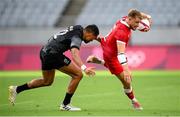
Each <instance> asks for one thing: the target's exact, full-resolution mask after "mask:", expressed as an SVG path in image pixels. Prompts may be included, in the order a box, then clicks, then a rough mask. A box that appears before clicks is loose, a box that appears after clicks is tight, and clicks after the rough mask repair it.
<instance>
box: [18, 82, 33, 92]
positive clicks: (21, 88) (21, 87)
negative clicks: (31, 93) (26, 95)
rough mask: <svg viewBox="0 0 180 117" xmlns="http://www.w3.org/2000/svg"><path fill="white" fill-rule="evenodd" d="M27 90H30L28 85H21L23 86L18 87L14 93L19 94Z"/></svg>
mask: <svg viewBox="0 0 180 117" xmlns="http://www.w3.org/2000/svg"><path fill="white" fill-rule="evenodd" d="M28 89H30V88H29V87H28V85H27V83H26V84H23V85H21V86H18V87H17V88H16V92H17V93H20V92H22V91H24V90H28Z"/></svg>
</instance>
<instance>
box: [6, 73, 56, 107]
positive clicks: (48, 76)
mask: <svg viewBox="0 0 180 117" xmlns="http://www.w3.org/2000/svg"><path fill="white" fill-rule="evenodd" d="M42 75H43V77H42V78H40V79H33V80H31V81H30V82H28V83H26V84H23V85H20V86H9V101H10V103H11V104H12V105H15V100H16V95H17V94H18V93H20V92H22V91H25V90H29V89H33V88H38V87H43V86H50V85H51V84H52V83H53V81H54V75H55V70H47V71H42Z"/></svg>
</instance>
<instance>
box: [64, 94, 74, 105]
mask: <svg viewBox="0 0 180 117" xmlns="http://www.w3.org/2000/svg"><path fill="white" fill-rule="evenodd" d="M72 96H73V94H69V93H66V96H65V98H64V101H63V104H64V105H67V104H70V102H71V97H72Z"/></svg>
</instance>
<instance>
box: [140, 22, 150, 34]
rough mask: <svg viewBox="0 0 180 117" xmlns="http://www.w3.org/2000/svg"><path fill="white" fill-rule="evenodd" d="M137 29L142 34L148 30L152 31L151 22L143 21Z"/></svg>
mask: <svg viewBox="0 0 180 117" xmlns="http://www.w3.org/2000/svg"><path fill="white" fill-rule="evenodd" d="M137 29H138V30H139V31H141V32H145V30H146V29H148V30H149V29H150V22H149V20H148V19H142V20H141V22H140V23H139V26H138V27H137Z"/></svg>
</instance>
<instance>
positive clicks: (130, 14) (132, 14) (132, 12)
mask: <svg viewBox="0 0 180 117" xmlns="http://www.w3.org/2000/svg"><path fill="white" fill-rule="evenodd" d="M128 17H132V18H136V17H138V18H140V19H142V14H141V12H140V11H138V10H136V9H130V10H129V12H128Z"/></svg>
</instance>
